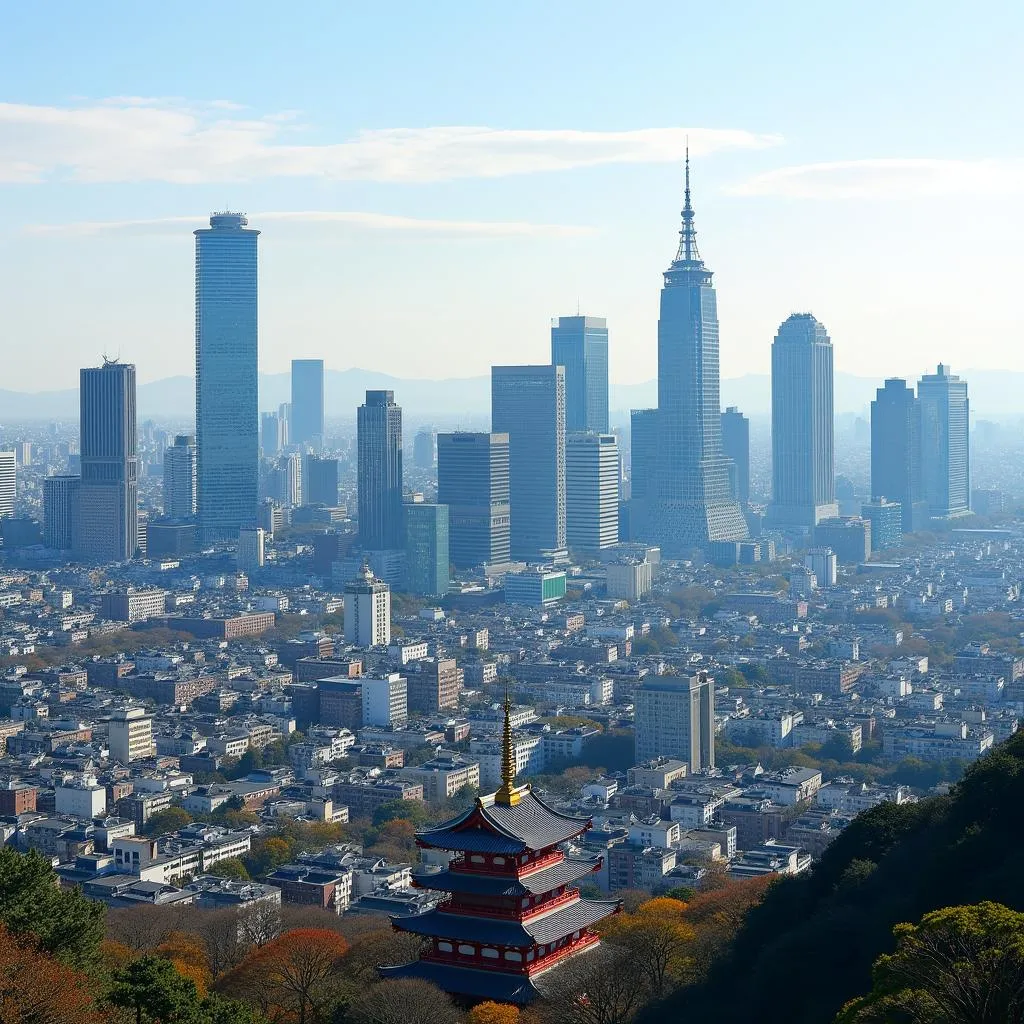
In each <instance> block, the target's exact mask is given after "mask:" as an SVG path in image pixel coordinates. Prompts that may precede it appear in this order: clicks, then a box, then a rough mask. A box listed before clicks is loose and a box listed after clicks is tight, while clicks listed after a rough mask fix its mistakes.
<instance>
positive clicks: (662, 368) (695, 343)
mask: <svg viewBox="0 0 1024 1024" xmlns="http://www.w3.org/2000/svg"><path fill="white" fill-rule="evenodd" d="M682 218H683V225H682V229H681V231H680V232H679V250H678V252H677V253H676V258H675V259H674V260H673V261H672V264H671V266H670V267H669V268H668V270H666V271H665V284H664V287H663V288H662V290H661V315H660V318H659V320H658V507H657V527H656V532H657V534H658V539H659V541H660V543H661V547H662V549H663V550H664V551H665V552H666V553H667V554H670V555H671V554H681V553H685V552H687V551H689V550H690V549H692V548H694V547H701V546H703V545H705V544H707V543H708V542H709V541H718V540H745V539H746V537H747V523H746V520H745V519H744V518H743V512H742V510H741V509H740V506H739V502H737V501H736V500H735V499H734V498H733V497H732V495H731V492H730V489H729V462H728V460H727V459H726V458H725V457H724V455H723V454H722V420H721V401H720V395H719V369H718V308H717V300H716V298H715V289H714V288H713V286H712V284H711V276H712V275H711V271H710V270H708V268H707V267H705V266H704V261H703V260H702V259H701V258H700V253H699V252H698V251H697V232H696V230H695V229H694V226H693V207H692V206H691V204H690V159H689V156H687V159H686V190H685V197H684V203H683V211H682Z"/></svg>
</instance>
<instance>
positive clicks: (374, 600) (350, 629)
mask: <svg viewBox="0 0 1024 1024" xmlns="http://www.w3.org/2000/svg"><path fill="white" fill-rule="evenodd" d="M345 643H347V644H355V645H356V646H358V647H380V646H384V647H386V646H387V645H388V644H389V643H391V588H390V587H389V586H388V585H387V584H386V583H385V582H384V581H383V580H378V579H376V578H375V577H374V575H373V573H372V571H371V570H370V567H369V566H368V565H364V566H363V568H362V571H361V572H360V573H359V575H358V576H357V577H356V578H355V579H354V580H351V581H350V582H349V583H347V584H346V585H345Z"/></svg>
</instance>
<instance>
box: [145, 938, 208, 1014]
mask: <svg viewBox="0 0 1024 1024" xmlns="http://www.w3.org/2000/svg"><path fill="white" fill-rule="evenodd" d="M156 953H157V956H161V957H163V958H164V959H165V960H170V961H171V963H172V964H174V968H175V970H176V971H177V972H178V973H179V974H180V975H181V976H182V977H184V978H188V979H189V981H191V982H192V983H193V984H194V985H195V987H196V992H197V993H198V995H199V998H200V999H202V998H203V997H205V995H206V993H207V990H208V989H209V987H210V982H211V981H212V980H213V977H212V974H211V971H210V961H209V958H208V957H207V955H206V948H205V946H204V945H203V941H202V939H200V938H199V937H198V936H195V935H189V934H188V933H187V932H171V934H170V935H168V936H167V938H166V939H164V941H163V942H161V943H160V945H159V946H157V948H156Z"/></svg>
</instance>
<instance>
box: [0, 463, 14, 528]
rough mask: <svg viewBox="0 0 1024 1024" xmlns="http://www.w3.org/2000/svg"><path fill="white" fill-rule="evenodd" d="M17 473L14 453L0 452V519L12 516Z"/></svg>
mask: <svg viewBox="0 0 1024 1024" xmlns="http://www.w3.org/2000/svg"><path fill="white" fill-rule="evenodd" d="M17 472H18V465H17V456H16V453H15V452H13V451H2V452H0V519H2V518H3V517H4V516H13V515H14V499H15V497H16V496H17V493H18V477H17Z"/></svg>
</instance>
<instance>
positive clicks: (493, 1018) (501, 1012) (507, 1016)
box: [466, 1002, 519, 1024]
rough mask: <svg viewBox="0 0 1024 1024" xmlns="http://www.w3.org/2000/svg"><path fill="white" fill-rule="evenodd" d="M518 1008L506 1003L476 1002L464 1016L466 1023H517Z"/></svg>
mask: <svg viewBox="0 0 1024 1024" xmlns="http://www.w3.org/2000/svg"><path fill="white" fill-rule="evenodd" d="M518 1021H519V1009H518V1007H515V1006H510V1005H509V1004H508V1003H492V1002H486V1003H477V1005H476V1006H474V1007H473V1009H472V1010H470V1011H469V1014H468V1016H467V1017H466V1024H518Z"/></svg>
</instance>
